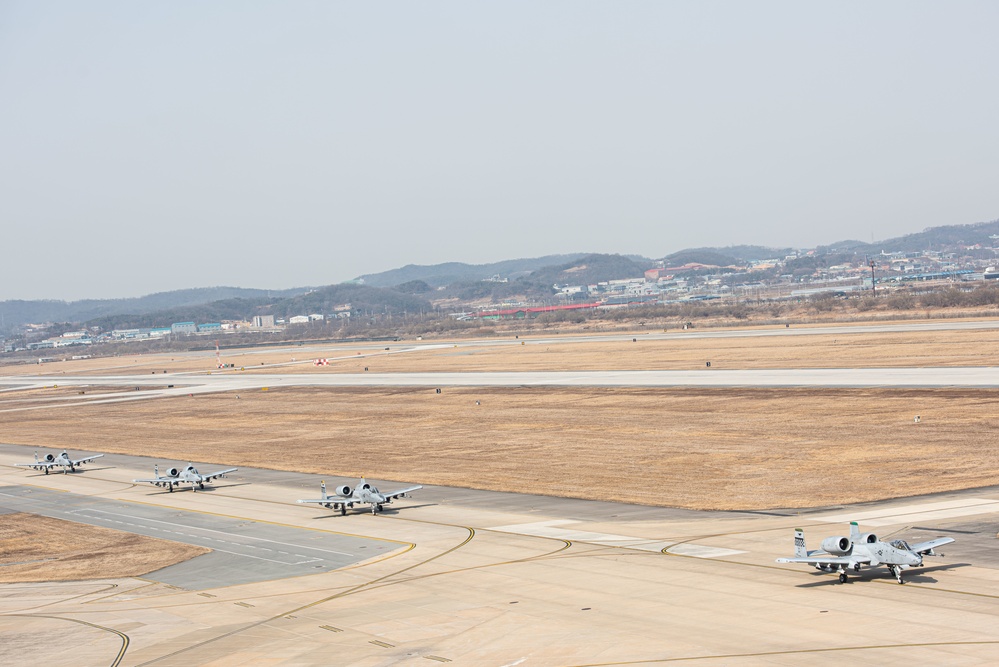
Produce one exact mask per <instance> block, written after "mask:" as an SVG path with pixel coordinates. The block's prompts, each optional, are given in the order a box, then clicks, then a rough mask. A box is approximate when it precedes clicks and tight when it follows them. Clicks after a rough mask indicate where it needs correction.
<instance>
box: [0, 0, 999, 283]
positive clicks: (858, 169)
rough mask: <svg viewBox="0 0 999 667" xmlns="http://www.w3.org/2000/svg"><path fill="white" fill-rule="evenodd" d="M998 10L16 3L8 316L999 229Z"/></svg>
mask: <svg viewBox="0 0 999 667" xmlns="http://www.w3.org/2000/svg"><path fill="white" fill-rule="evenodd" d="M997 19H999V5H997V4H995V3H991V2H974V1H964V2H954V3H947V4H940V3H933V2H925V1H924V2H901V1H889V2H882V3H877V4H873V5H867V4H842V3H839V4H827V5H820V4H802V3H796V2H791V1H768V2H757V3H739V2H721V1H720V2H701V3H682V2H646V1H632V2H628V1H625V2H614V3H609V2H547V3H531V2H509V3H502V4H487V3H465V2H427V3H402V2H389V3H381V4H377V5H373V4H368V3H360V4H352V3H320V2H293V3H243V2H240V3H236V2H216V3H211V4H203V3H195V2H189V1H180V2H173V3H162V4H152V3H148V4H147V3H128V2H113V1H109V2H96V3H85V4H81V3H72V2H65V1H53V2H46V3H32V2H18V1H8V2H4V3H2V4H0V96H2V98H3V99H4V104H2V105H0V146H3V149H2V150H0V220H2V221H3V231H4V234H3V237H2V238H3V247H4V249H5V252H4V254H3V261H2V262H0V300H7V299H57V300H66V301H74V300H79V299H85V298H123V297H133V296H141V295H145V294H150V293H155V292H164V291H172V290H176V289H184V288H190V287H208V286H214V285H231V286H239V287H256V288H263V289H284V288H290V287H298V286H306V285H327V284H331V283H337V282H342V281H344V280H349V279H351V278H354V277H356V276H358V275H362V274H366V273H377V272H381V271H385V270H389V269H393V268H398V267H401V266H404V265H406V264H423V265H427V264H438V263H443V262H464V263H468V264H483V263H490V262H496V261H503V260H507V259H515V258H518V257H537V256H542V255H548V254H565V253H572V252H580V251H593V252H607V253H620V254H637V255H643V256H646V257H653V258H655V257H662V256H664V255H667V254H670V253H672V252H676V251H679V250H682V249H685V248H691V247H703V246H727V245H738V244H752V245H764V246H774V247H785V246H789V247H801V248H809V247H814V246H816V245H825V244H830V243H835V242H838V241H842V240H846V239H851V238H852V239H858V240H862V241H871V240H875V241H880V240H884V239H887V238H892V237H896V236H902V235H904V234H908V233H914V232H919V231H922V230H923V229H925V228H927V227H935V226H940V225H951V224H969V223H974V222H982V221H988V220H993V219H995V218H997V217H999V196H997V194H996V187H995V183H997V182H999V164H997V162H996V160H995V155H996V154H999V133H997V132H996V130H995V122H994V119H995V118H996V117H997V112H999V89H997V88H996V86H995V85H994V74H993V72H994V69H995V63H996V62H999V45H997V43H996V40H995V39H994V36H993V34H992V33H993V29H994V26H995V25H997Z"/></svg>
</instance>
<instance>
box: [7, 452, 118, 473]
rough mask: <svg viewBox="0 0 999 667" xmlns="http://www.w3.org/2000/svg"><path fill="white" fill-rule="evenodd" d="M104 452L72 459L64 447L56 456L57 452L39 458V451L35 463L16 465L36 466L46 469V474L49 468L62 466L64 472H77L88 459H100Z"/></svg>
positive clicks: (36, 453)
mask: <svg viewBox="0 0 999 667" xmlns="http://www.w3.org/2000/svg"><path fill="white" fill-rule="evenodd" d="M102 456H104V455H103V454H95V455H94V456H86V457H84V458H82V459H72V458H70V456H69V453H68V452H67V451H66V450H65V449H64V450H62V454H60V455H59V456H56V455H55V454H46V455H45V458H43V459H41V460H39V459H38V452H35V462H34V463H17V464H15V465H17V466H20V467H22V468H34V469H35V470H44V471H45V474H46V475H47V474H49V470H50V469H52V468H54V467H56V466H60V467H62V471H63V472H64V473H67V472H76V467H77V466H82V465H83V464H84V463H86V462H87V461H93V460H94V459H99V458H101V457H102Z"/></svg>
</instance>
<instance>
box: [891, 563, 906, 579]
mask: <svg viewBox="0 0 999 667" xmlns="http://www.w3.org/2000/svg"><path fill="white" fill-rule="evenodd" d="M888 571H889V572H891V573H892V576H894V577H895V581H897V582H898V583H900V584H904V583H905V581H904V580H903V579H902V568H900V567H899V566H898V565H889V566H888Z"/></svg>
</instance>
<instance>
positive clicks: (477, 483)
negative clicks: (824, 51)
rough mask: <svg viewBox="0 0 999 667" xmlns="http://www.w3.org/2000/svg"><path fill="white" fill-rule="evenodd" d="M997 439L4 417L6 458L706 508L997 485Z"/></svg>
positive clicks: (348, 420) (830, 407) (162, 416)
mask: <svg viewBox="0 0 999 667" xmlns="http://www.w3.org/2000/svg"><path fill="white" fill-rule="evenodd" d="M4 400H5V401H6V397H5V399H4ZM476 401H479V405H476ZM5 405H6V403H5V402H4V403H0V409H2V408H3V407H4V406H5ZM916 414H919V415H920V416H921V422H920V423H918V424H916V423H914V420H913V416H914V415H916ZM997 427H999V390H963V389H962V390H957V389H955V390H946V389H945V390H889V389H877V390H856V389H851V390H812V389H621V388H568V389H561V388H559V389H555V388H537V387H532V388H516V389H481V388H467V389H464V388H463V389H445V390H444V392H443V393H441V394H436V393H435V392H434V390H432V389H423V388H421V389H405V388H403V389H396V388H392V389H337V388H300V389H280V390H274V389H272V390H270V391H267V392H264V391H255V392H249V393H248V392H241V398H240V399H239V400H236V397H235V396H234V395H232V394H226V393H220V394H208V395H198V396H195V397H186V396H185V397H179V398H170V399H157V400H151V401H139V402H134V403H111V404H103V405H87V406H80V407H76V408H72V409H69V410H61V409H45V410H29V411H17V412H0V432H2V433H3V434H4V440H5V441H6V442H11V443H18V444H25V445H35V446H39V447H59V446H68V447H71V448H72V449H73V450H76V451H95V450H96V451H107V452H118V453H129V454H141V455H146V456H153V457H157V458H162V459H163V461H183V460H194V461H209V462H215V463H220V464H231V465H243V466H262V467H267V468H276V469H286V470H301V471H306V472H315V473H324V474H339V475H346V476H351V475H361V474H367V475H368V476H370V477H376V478H385V479H393V480H405V481H412V482H423V483H430V484H443V485H455V486H464V487H473V488H483V489H494V490H505V491H523V492H531V493H542V494H550V495H559V496H568V497H579V498H600V499H606V500H620V501H626V502H634V503H645V504H650V505H664V506H676V507H688V508H703V509H708V508H712V509H735V508H756V509H763V508H772V507H807V506H821V505H830V504H838V503H847V502H857V501H868V500H875V499H881V498H889V497H898V496H907V495H916V494H923V493H929V492H934V491H948V490H955V489H963V488H970V487H977V486H987V485H994V484H999V448H997V446H996V445H997V444H999V438H997V435H996V434H997V432H999V430H997Z"/></svg>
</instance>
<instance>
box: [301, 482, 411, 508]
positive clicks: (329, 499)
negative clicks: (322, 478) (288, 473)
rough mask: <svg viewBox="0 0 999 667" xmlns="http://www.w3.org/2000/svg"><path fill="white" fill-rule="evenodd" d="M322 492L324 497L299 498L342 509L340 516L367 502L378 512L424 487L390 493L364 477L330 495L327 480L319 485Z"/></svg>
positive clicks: (305, 501) (408, 488)
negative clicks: (315, 498)
mask: <svg viewBox="0 0 999 667" xmlns="http://www.w3.org/2000/svg"><path fill="white" fill-rule="evenodd" d="M319 488H320V490H321V492H322V496H323V497H322V498H319V499H318V500H299V501H298V502H300V503H315V504H317V505H322V506H323V507H325V508H326V509H332V510H337V509H338V510H340V516H343V515H345V514H346V513H347V508H348V507H351V508H352V507H354V505H355V504H361V503H367V504H369V505H371V513H372V514H378V513H379V512H381V511H382V505H387V504H388V503H390V502H392V501H393V500H394V499H396V498H402V497H404V496H405V495H406V494H407V493H409V492H410V491H416V490H418V489H422V488H423V487H422V486H408V487H406V488H405V489H399V490H397V491H392V492H390V493H382V492H381V491H379V490H378V489H377V488H375V487H373V486H371V485H370V484H368V483H367V482H366V481H365V479H364V478H363V477H362V478H361V481H360V482H359V483H358V485H357V487H356V488H354V489H351V488H350V487H349V486H347V485H344V486H338V487H337V488H336V489H334V492H335V493H334V495H332V496H331V495H328V494H327V493H326V482H322V483H321V484H320V485H319Z"/></svg>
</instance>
